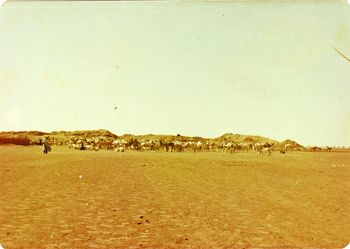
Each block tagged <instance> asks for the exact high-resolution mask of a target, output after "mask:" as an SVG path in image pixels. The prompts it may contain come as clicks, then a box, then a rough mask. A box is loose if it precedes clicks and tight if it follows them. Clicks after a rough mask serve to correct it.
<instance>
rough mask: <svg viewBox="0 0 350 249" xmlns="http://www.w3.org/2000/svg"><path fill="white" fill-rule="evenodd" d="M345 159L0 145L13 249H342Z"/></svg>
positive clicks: (3, 200) (7, 233) (348, 165)
mask: <svg viewBox="0 0 350 249" xmlns="http://www.w3.org/2000/svg"><path fill="white" fill-rule="evenodd" d="M349 190H350V153H337V152H329V153H326V152H324V153H310V152H299V153H289V154H285V155H284V154H280V153H277V152H274V153H273V154H272V156H271V157H268V156H259V155H257V154H255V153H237V154H226V153H221V152H208V153H193V152H188V153H187V152H185V153H166V152H132V151H130V152H125V153H117V152H114V151H98V152H90V151H76V150H71V149H68V148H66V147H53V151H52V152H51V153H49V154H48V155H43V153H42V150H41V147H39V146H35V147H34V146H33V147H22V146H0V244H1V245H2V246H3V247H4V248H5V249H10V248H343V247H345V246H346V245H347V244H348V243H349V241H350V217H349V213H350V194H349V193H350V191H349Z"/></svg>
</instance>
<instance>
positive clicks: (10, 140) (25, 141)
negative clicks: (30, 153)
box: [0, 137, 30, 146]
mask: <svg viewBox="0 0 350 249" xmlns="http://www.w3.org/2000/svg"><path fill="white" fill-rule="evenodd" d="M1 144H15V145H25V146H28V145H30V140H29V138H27V137H0V145H1Z"/></svg>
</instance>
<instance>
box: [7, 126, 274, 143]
mask: <svg viewBox="0 0 350 249" xmlns="http://www.w3.org/2000/svg"><path fill="white" fill-rule="evenodd" d="M47 136H50V137H55V138H57V139H58V140H60V141H62V142H67V141H69V139H71V138H75V137H83V138H91V137H104V138H107V139H117V138H119V139H124V140H127V141H129V140H131V139H137V140H140V141H141V140H153V141H175V140H177V141H193V142H197V141H208V142H210V141H212V142H219V143H222V142H227V141H234V142H235V143H244V142H250V143H257V142H260V143H270V144H278V143H279V142H278V141H277V140H274V139H270V138H267V137H262V136H256V135H244V134H233V133H226V134H223V135H222V136H219V137H217V138H204V137H200V136H193V137H192V136H183V135H181V134H176V135H169V134H143V135H134V134H124V135H121V136H118V135H116V134H114V133H112V132H110V131H108V130H105V129H99V130H75V131H52V132H41V131H5V132H0V138H11V139H15V138H21V139H23V138H28V139H30V140H33V139H35V138H44V137H47ZM0 144H1V141H0Z"/></svg>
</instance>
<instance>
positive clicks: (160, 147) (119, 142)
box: [32, 137, 332, 156]
mask: <svg viewBox="0 0 350 249" xmlns="http://www.w3.org/2000/svg"><path fill="white" fill-rule="evenodd" d="M32 144H37V145H42V146H43V152H44V153H45V154H47V153H48V152H49V151H50V150H51V145H67V146H68V147H69V148H72V149H77V150H89V151H98V150H100V149H105V150H114V151H117V152H124V151H126V150H134V151H164V152H189V151H191V152H218V151H222V152H228V153H237V152H250V151H254V152H257V153H258V154H259V155H268V156H271V153H272V151H279V152H280V153H287V152H291V151H331V149H332V148H331V147H325V148H321V147H310V148H307V149H306V148H305V147H303V146H301V145H299V144H297V143H296V142H290V143H284V144H275V143H268V142H236V141H230V140H229V141H221V142H219V141H210V140H203V141H201V140H200V141H178V140H171V141H169V140H168V141H164V140H162V139H160V140H149V139H147V140H141V141H139V140H138V139H137V138H131V139H130V140H124V139H111V138H105V137H90V138H86V137H75V138H71V139H69V141H68V142H65V143H63V142H58V140H57V138H54V137H45V138H43V139H42V138H37V139H35V140H33V141H32Z"/></svg>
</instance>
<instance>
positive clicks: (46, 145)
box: [43, 138, 51, 154]
mask: <svg viewBox="0 0 350 249" xmlns="http://www.w3.org/2000/svg"><path fill="white" fill-rule="evenodd" d="M50 151H51V146H50V145H49V141H48V139H47V138H45V139H44V142H43V152H44V154H47V153H48V152H50Z"/></svg>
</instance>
